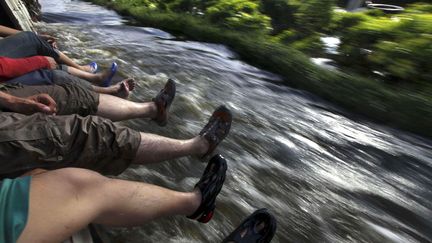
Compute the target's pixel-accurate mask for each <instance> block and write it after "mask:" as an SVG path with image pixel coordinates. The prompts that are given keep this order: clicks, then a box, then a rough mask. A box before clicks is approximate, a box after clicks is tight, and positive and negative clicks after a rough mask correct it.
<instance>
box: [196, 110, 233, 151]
mask: <svg viewBox="0 0 432 243" xmlns="http://www.w3.org/2000/svg"><path fill="white" fill-rule="evenodd" d="M231 122H232V114H231V111H230V110H228V108H226V107H225V106H223V105H222V106H219V107H218V108H217V109H216V110H215V111H214V112H213V114H212V116H211V117H210V119H209V121H208V123H207V124H206V125H205V126H204V128H203V129H202V130H201V132H200V133H199V135H200V136H202V137H204V138H205V139H206V140H207V141H208V143H209V149H208V150H207V152H206V153H205V154H204V155H203V156H202V157H203V158H204V157H206V156H207V155H209V154H211V153H212V152H213V151H214V150H215V148H216V147H217V146H218V144H219V143H220V142H221V141H222V140H223V139H224V138H225V137H226V136H227V135H228V133H229V130H230V128H231Z"/></svg>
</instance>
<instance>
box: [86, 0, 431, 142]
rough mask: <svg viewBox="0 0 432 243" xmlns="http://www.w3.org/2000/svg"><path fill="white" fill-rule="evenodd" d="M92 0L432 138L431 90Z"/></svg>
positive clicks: (249, 36) (194, 21) (259, 40)
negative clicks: (228, 50)
mask: <svg viewBox="0 0 432 243" xmlns="http://www.w3.org/2000/svg"><path fill="white" fill-rule="evenodd" d="M90 1H91V2H94V3H96V4H100V5H105V6H107V7H109V8H112V9H115V10H117V11H118V12H119V13H120V14H123V15H127V16H132V17H133V18H134V19H135V20H136V21H137V22H139V23H140V24H141V25H143V26H149V27H156V28H160V29H164V30H166V31H169V32H171V33H173V34H177V35H184V36H187V37H188V38H190V39H193V40H197V41H205V42H214V43H221V44H224V45H227V46H229V47H230V48H232V49H233V50H234V51H235V52H236V53H237V54H238V55H239V56H240V57H241V58H242V60H244V61H246V62H248V63H251V64H253V65H256V66H258V67H261V68H264V69H266V70H269V71H272V72H275V73H277V74H280V75H281V76H283V77H284V80H285V81H286V82H287V83H288V84H289V85H290V86H293V87H296V88H300V89H304V90H307V91H310V92H312V93H315V94H317V95H319V96H321V97H323V98H325V99H327V100H329V101H332V102H335V103H337V104H339V105H341V106H342V107H345V108H347V109H348V110H350V111H354V112H358V113H360V114H363V115H366V116H368V117H370V118H373V119H375V120H377V121H380V122H383V123H386V124H389V125H393V126H396V127H400V128H403V129H405V130H408V131H412V132H415V133H418V134H420V135H424V136H428V137H432V123H431V122H430V120H431V119H430V118H431V117H432V97H431V95H430V92H423V93H421V92H412V91H410V90H409V89H402V88H395V87H394V86H393V85H389V84H387V83H383V82H381V81H378V80H372V79H367V78H363V77H360V76H358V75H355V74H348V73H342V72H333V71H329V70H325V69H322V68H319V67H318V66H316V65H314V64H312V63H311V62H310V61H309V58H308V57H307V56H305V55H304V54H302V53H301V52H299V51H298V50H295V49H293V48H291V47H289V46H287V45H284V44H282V43H279V42H275V41H274V40H272V39H271V38H268V37H267V36H266V35H263V34H262V33H261V32H260V31H249V32H239V31H234V30H231V29H229V28H222V27H221V26H220V25H214V24H212V23H211V21H209V20H208V19H206V18H200V17H196V16H194V15H187V14H178V13H173V12H164V11H160V10H157V9H158V8H157V6H154V7H151V6H147V5H142V4H137V5H134V4H131V2H132V1H126V0H116V1H115V2H112V1H109V0H90ZM135 2H138V1H135ZM141 2H145V0H141ZM164 2H169V1H164ZM209 2H210V1H209ZM152 9H153V10H152ZM194 11H197V10H194Z"/></svg>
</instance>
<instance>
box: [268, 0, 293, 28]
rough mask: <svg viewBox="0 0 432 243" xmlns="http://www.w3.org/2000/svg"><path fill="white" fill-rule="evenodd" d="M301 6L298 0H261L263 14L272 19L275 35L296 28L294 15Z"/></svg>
mask: <svg viewBox="0 0 432 243" xmlns="http://www.w3.org/2000/svg"><path fill="white" fill-rule="evenodd" d="M299 6H300V3H299V1H298V0H261V9H262V12H263V13H265V14H267V15H268V16H269V17H270V18H271V24H272V27H273V33H274V34H278V33H280V32H282V31H283V30H286V29H289V28H294V27H295V26H296V18H295V16H294V15H295V13H296V12H297V10H298V8H299Z"/></svg>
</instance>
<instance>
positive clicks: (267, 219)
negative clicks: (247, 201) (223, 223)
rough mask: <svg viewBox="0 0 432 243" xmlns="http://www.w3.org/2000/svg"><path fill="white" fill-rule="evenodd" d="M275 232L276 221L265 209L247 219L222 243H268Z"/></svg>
mask: <svg viewBox="0 0 432 243" xmlns="http://www.w3.org/2000/svg"><path fill="white" fill-rule="evenodd" d="M275 232H276V219H275V218H274V217H273V215H272V214H271V213H270V212H269V211H268V210H267V209H265V208H262V209H259V210H257V211H255V212H254V213H253V214H252V215H250V216H249V217H247V218H246V219H245V220H244V221H243V222H242V223H241V224H240V226H239V227H237V229H235V230H234V231H233V232H232V233H231V234H230V235H229V236H228V237H227V238H225V240H224V241H223V242H222V243H231V242H232V243H268V242H270V241H271V240H272V239H273V236H274V234H275Z"/></svg>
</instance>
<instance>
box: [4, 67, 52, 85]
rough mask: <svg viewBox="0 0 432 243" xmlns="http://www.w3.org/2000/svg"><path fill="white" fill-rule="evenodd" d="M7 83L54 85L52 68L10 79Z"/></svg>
mask: <svg viewBox="0 0 432 243" xmlns="http://www.w3.org/2000/svg"><path fill="white" fill-rule="evenodd" d="M6 83H8V84H22V85H52V84H54V82H53V73H52V71H51V70H46V69H40V70H36V71H33V72H30V73H27V74H24V75H22V76H19V77H16V78H13V79H11V80H8V81H6Z"/></svg>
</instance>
